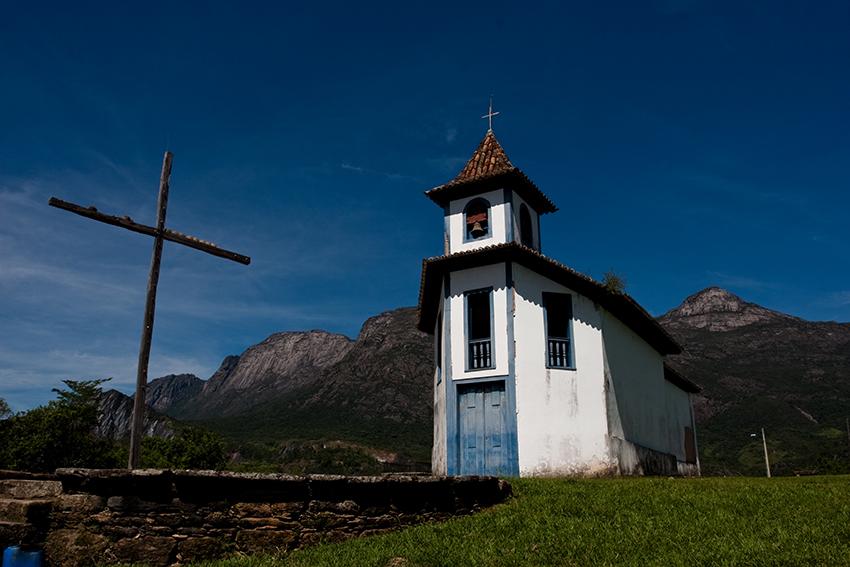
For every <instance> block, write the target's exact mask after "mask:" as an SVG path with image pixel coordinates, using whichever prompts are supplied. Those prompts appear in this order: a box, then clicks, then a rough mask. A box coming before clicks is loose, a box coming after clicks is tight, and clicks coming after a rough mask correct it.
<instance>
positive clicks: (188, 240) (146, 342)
mask: <svg viewBox="0 0 850 567" xmlns="http://www.w3.org/2000/svg"><path fill="white" fill-rule="evenodd" d="M172 157H173V156H172V154H171V152H165V157H164V158H163V160H162V174H161V175H160V178H159V199H158V201H157V216H156V226H155V227H154V226H147V225H143V224H139V223H137V222H134V221H133V219H131V218H130V217H127V216H124V217H118V216H112V215H106V214H103V213H101V212H99V211H98V210H97V209H96V208H94V207H81V206H79V205H75V204H74V203H68V202H67V201H62V200H61V199H57V198H56V197H51V198H50V201H49V204H50V206H51V207H58V208H60V209H65V210H66V211H70V212H72V213H76V214H78V215H82V216H84V217H88V218H90V219H94V220H96V221H100V222H104V223H106V224H111V225H114V226H120V227H121V228H126V229H127V230H132V231H133V232H140V233H142V234H147V235H148V236H153V238H154V240H153V257H152V258H151V270H150V276H149V277H148V293H147V299H146V301H145V320H144V323H143V324H142V338H141V344H140V346H139V365H138V367H137V370H136V397H135V400H134V403H133V421H132V425H131V427H130V458H129V459H128V461H129V462H128V464H127V467H128V468H131V469H134V468H136V467H138V466H139V449H140V447H141V441H142V433H143V431H144V423H145V391H146V390H147V385H148V361H149V360H150V354H151V338H152V336H153V318H154V309H155V307H156V286H157V283H158V282H159V263H160V259H161V258H162V243H163V241H164V240H170V241H171V242H176V243H178V244H182V245H184V246H188V247H189V248H194V249H195V250H200V251H201V252H206V253H207V254H212V255H213V256H218V257H220V258H226V259H228V260H233V261H234V262H239V263H240V264H246V265H247V264H250V263H251V258H249V257H248V256H243V255H242V254H237V253H236V252H230V251H229V250H224V249H223V248H219V247H218V246H216V245H215V244H213V243H212V242H207V241H205V240H201V239H199V238H195V237H194V236H189V235H186V234H182V233H179V232H177V231H174V230H171V229H170V228H165V213H166V209H167V208H168V178H169V177H170V176H171V159H172Z"/></svg>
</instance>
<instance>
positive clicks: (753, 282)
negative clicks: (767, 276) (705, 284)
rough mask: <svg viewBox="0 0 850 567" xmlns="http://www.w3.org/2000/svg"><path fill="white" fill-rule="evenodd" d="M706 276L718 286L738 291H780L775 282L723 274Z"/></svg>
mask: <svg viewBox="0 0 850 567" xmlns="http://www.w3.org/2000/svg"><path fill="white" fill-rule="evenodd" d="M706 275H708V276H709V277H711V278H712V280H714V281H715V282H716V283H717V284H718V285H720V286H724V287H737V288H740V289H749V290H756V291H758V290H771V289H780V288H781V287H782V285H781V284H779V283H777V282H772V281H767V280H763V279H759V278H754V277H750V276H742V275H735V274H726V273H723V272H712V271H709V272H706Z"/></svg>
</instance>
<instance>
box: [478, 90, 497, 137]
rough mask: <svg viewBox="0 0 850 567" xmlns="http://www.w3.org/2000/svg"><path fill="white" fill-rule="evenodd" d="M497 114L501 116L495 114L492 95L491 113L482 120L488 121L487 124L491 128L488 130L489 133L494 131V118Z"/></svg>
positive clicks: (491, 96)
mask: <svg viewBox="0 0 850 567" xmlns="http://www.w3.org/2000/svg"><path fill="white" fill-rule="evenodd" d="M497 114H499V113H498V112H493V95H490V111H489V112H487V114H485V115H484V116H482V117H481V118H486V119H487V123H488V126H489V127H488V128H487V131H488V132H492V131H493V117H494V116H496V115H497Z"/></svg>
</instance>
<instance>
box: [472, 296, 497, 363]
mask: <svg viewBox="0 0 850 567" xmlns="http://www.w3.org/2000/svg"><path fill="white" fill-rule="evenodd" d="M490 293H491V292H490V291H478V292H473V293H469V294H467V296H466V321H467V329H466V332H467V342H468V343H469V369H470V370H477V369H479V368H492V367H493V355H492V348H491V319H490Z"/></svg>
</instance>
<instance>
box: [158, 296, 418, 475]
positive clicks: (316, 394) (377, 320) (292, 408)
mask: <svg viewBox="0 0 850 567" xmlns="http://www.w3.org/2000/svg"><path fill="white" fill-rule="evenodd" d="M416 316H417V315H416V309H415V308H402V309H396V310H394V311H388V312H386V313H382V314H380V315H377V316H375V317H372V318H370V319H368V320H367V321H366V322H365V323H364V324H363V327H362V328H361V331H360V333H359V334H358V337H357V339H356V340H354V341H352V340H351V339H349V338H348V337H345V336H343V335H337V334H333V333H327V332H325V331H306V332H285V333H276V334H274V335H271V336H270V337H268V338H267V339H265V340H264V341H263V342H261V343H259V344H257V345H254V346H252V347H250V348H248V349H247V350H246V351H245V352H244V353H242V354H241V355H239V356H228V357H226V358H225V359H224V361H223V362H222V364H221V366H220V368H219V369H218V370H217V371H216V372H215V374H213V376H212V377H210V379H209V380H207V381H201V380H197V379H196V378H195V377H194V376H192V375H186V374H184V375H177V376H174V375H172V376H165V377H163V378H158V379H156V380H153V381H152V382H151V383H150V387H149V391H148V396H147V399H148V403H149V405H150V406H151V407H153V408H155V409H156V410H158V411H161V412H163V413H165V414H167V415H169V416H171V417H174V418H177V419H180V420H187V421H195V422H201V423H203V424H204V425H206V426H207V427H210V428H212V429H214V430H216V431H218V432H220V433H222V434H223V435H225V436H227V437H229V438H231V439H237V440H244V441H256V442H258V443H262V442H278V441H279V442H284V441H286V442H288V441H292V440H302V441H309V440H316V439H323V438H324V439H331V440H337V441H344V442H353V443H361V444H362V443H365V444H366V445H369V446H371V447H373V448H375V449H376V450H389V451H392V452H394V453H397V454H400V455H401V457H399V458H401V459H404V458H409V459H415V460H424V459H427V458H429V456H430V443H431V439H430V436H431V420H432V417H431V416H432V408H431V404H432V391H431V377H432V358H433V352H432V350H433V348H432V339H431V337H429V336H427V335H425V334H424V333H421V332H419V331H418V330H416Z"/></svg>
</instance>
